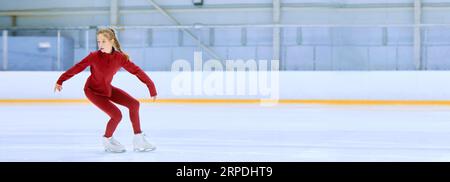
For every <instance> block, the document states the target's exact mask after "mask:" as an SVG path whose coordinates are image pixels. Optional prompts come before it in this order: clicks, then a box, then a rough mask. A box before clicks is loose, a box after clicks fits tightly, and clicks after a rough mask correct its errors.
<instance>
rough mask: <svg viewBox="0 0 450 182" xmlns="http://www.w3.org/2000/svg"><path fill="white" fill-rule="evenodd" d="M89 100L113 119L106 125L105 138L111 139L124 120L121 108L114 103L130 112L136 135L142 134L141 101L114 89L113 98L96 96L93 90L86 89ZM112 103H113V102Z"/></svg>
mask: <svg viewBox="0 0 450 182" xmlns="http://www.w3.org/2000/svg"><path fill="white" fill-rule="evenodd" d="M84 93H85V94H86V96H87V98H88V99H89V100H90V101H91V102H92V103H93V104H95V105H96V106H97V107H98V108H100V109H101V110H103V111H104V112H105V113H106V114H108V115H109V117H111V119H110V120H109V122H108V124H107V125H106V131H105V135H104V136H105V137H111V136H112V135H113V133H114V130H116V128H117V125H118V124H119V122H120V120H122V113H121V112H120V110H119V108H117V106H116V105H114V104H113V103H112V102H114V103H117V104H120V105H123V106H125V107H127V108H128V110H129V111H130V120H131V124H132V125H133V131H134V133H135V134H138V133H141V126H140V121H139V101H138V100H136V99H135V98H133V97H132V96H130V95H129V94H128V93H126V92H125V91H123V90H121V89H119V88H116V87H112V93H111V97H106V96H100V95H95V94H94V93H93V92H92V91H91V90H89V89H84ZM111 101H112V102H111Z"/></svg>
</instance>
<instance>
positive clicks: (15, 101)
mask: <svg viewBox="0 0 450 182" xmlns="http://www.w3.org/2000/svg"><path fill="white" fill-rule="evenodd" d="M138 100H139V101H140V102H142V103H153V102H152V101H151V100H150V99H138ZM264 102H265V103H278V104H328V105H441V106H450V100H299V99H281V100H278V101H276V100H266V101H264ZM52 103H53V104H66V103H89V101H88V100H87V99H0V104H52ZM155 103H174V104H177V103H178V104H261V103H263V102H262V101H261V100H260V99H157V100H156V102H155Z"/></svg>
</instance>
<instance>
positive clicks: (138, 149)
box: [134, 147, 156, 152]
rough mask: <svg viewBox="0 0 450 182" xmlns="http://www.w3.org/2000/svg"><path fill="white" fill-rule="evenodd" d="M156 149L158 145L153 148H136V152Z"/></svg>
mask: <svg viewBox="0 0 450 182" xmlns="http://www.w3.org/2000/svg"><path fill="white" fill-rule="evenodd" d="M154 150H156V147H153V148H135V149H134V151H135V152H150V151H154Z"/></svg>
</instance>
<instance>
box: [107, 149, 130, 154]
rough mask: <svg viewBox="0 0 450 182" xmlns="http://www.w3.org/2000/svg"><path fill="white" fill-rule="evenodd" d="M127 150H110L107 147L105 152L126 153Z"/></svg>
mask: <svg viewBox="0 0 450 182" xmlns="http://www.w3.org/2000/svg"><path fill="white" fill-rule="evenodd" d="M126 151H127V150H118V151H114V150H108V149H105V152H108V153H124V152H126Z"/></svg>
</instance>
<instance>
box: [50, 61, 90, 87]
mask: <svg viewBox="0 0 450 182" xmlns="http://www.w3.org/2000/svg"><path fill="white" fill-rule="evenodd" d="M93 54H94V53H90V54H89V55H88V56H86V57H85V58H84V59H83V60H81V61H80V62H79V63H77V64H75V65H74V66H72V67H71V68H69V69H68V70H67V71H66V72H64V73H63V74H62V75H61V76H60V77H59V79H58V80H57V81H56V86H55V90H56V89H57V86H58V85H59V86H60V88H61V89H62V84H63V82H64V81H66V80H68V79H70V78H72V77H73V76H74V75H76V74H78V73H80V72H81V71H83V70H84V69H86V67H88V66H89V65H91V60H92V57H93ZM61 89H58V91H61Z"/></svg>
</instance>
